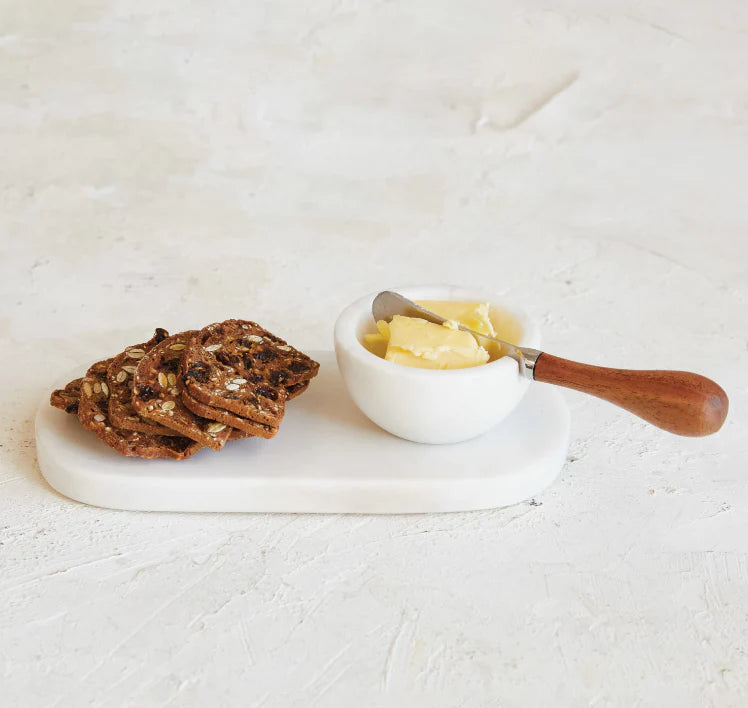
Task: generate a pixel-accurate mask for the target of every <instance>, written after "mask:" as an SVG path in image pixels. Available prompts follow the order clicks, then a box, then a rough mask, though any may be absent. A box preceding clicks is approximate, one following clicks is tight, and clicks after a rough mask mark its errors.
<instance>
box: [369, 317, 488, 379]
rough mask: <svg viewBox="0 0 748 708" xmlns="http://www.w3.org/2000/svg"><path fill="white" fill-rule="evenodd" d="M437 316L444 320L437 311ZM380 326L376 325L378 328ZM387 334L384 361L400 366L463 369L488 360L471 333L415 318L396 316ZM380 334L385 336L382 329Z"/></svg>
mask: <svg viewBox="0 0 748 708" xmlns="http://www.w3.org/2000/svg"><path fill="white" fill-rule="evenodd" d="M419 304H421V303H419ZM449 304H452V303H449ZM455 304H460V303H455ZM437 314H439V315H441V316H442V317H444V315H442V313H440V312H438V313H437ZM450 319H452V318H450ZM379 324H380V323H377V327H378V328H379ZM382 324H384V325H386V323H382ZM388 334H389V341H388V344H387V350H386V352H385V356H384V358H385V359H386V360H387V361H391V362H394V363H395V364H402V365H403V366H411V367H417V368H421V369H465V368H467V367H470V366H479V365H481V364H485V363H486V362H487V361H488V358H489V357H488V352H487V351H486V350H485V349H484V348H483V347H481V346H480V345H479V344H478V342H477V341H476V340H475V337H473V336H472V335H471V334H470V333H468V332H463V331H462V330H459V329H452V328H450V327H445V326H442V325H438V324H434V323H432V322H427V321H426V320H422V319H420V318H417V317H402V316H401V315H396V316H395V317H393V318H392V322H390V323H389V332H388ZM380 335H382V336H383V337H384V332H383V331H382V329H381V328H380ZM374 336H375V335H374Z"/></svg>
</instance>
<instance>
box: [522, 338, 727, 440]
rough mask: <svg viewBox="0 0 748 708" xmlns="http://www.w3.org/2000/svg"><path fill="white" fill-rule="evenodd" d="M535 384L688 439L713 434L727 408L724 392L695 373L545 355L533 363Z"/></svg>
mask: <svg viewBox="0 0 748 708" xmlns="http://www.w3.org/2000/svg"><path fill="white" fill-rule="evenodd" d="M535 380H536V381H544V382H545V383H551V384H556V385H557V386H565V387H566V388H573V389H574V390H576V391H582V392H583V393H589V394H591V395H592V396H597V397H598V398H603V399H605V400H606V401H610V402H611V403H615V404H616V405H617V406H621V408H625V409H626V410H627V411H629V412H631V413H633V414H634V415H638V416H639V417H640V418H644V420H646V421H649V422H650V423H652V424H653V425H656V426H657V427H658V428H662V429H663V430H667V431H668V432H671V433H675V434H676V435H688V436H691V437H698V436H701V435H711V434H712V433H716V432H717V431H718V430H719V429H720V428H721V427H722V423H724V422H725V418H726V417H727V408H728V405H729V401H728V398H727V394H726V393H725V392H724V391H723V390H722V389H721V388H720V387H719V386H718V385H717V384H716V383H714V381H712V380H711V379H708V378H706V377H705V376H699V374H692V373H690V372H688V371H657V370H654V371H638V370H637V371H632V370H630V369H628V370H627V369H607V368H605V367H602V366H590V365H589V364H580V363H579V362H576V361H569V360H568V359H561V358H560V357H557V356H553V355H552V354H546V353H545V352H544V353H543V354H541V355H540V357H539V358H538V360H537V361H536V362H535Z"/></svg>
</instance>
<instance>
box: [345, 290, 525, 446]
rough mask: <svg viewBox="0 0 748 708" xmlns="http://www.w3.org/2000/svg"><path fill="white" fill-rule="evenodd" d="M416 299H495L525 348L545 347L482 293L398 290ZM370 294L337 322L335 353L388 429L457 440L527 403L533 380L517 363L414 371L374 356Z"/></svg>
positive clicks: (359, 399)
mask: <svg viewBox="0 0 748 708" xmlns="http://www.w3.org/2000/svg"><path fill="white" fill-rule="evenodd" d="M394 290H395V292H398V293H401V294H402V295H404V296H405V297H407V298H410V299H411V300H461V301H468V302H488V303H489V305H490V312H491V318H492V319H493V320H494V322H497V321H499V320H500V318H501V317H502V316H506V315H509V316H510V317H511V318H513V320H514V321H515V322H516V323H517V324H518V325H519V332H518V337H517V341H514V342H512V343H513V344H518V345H520V346H527V347H533V348H538V347H539V346H540V330H539V328H538V326H537V324H536V323H535V322H534V321H533V320H531V319H530V318H529V317H528V316H527V315H526V314H525V313H524V312H522V311H521V310H519V309H517V308H515V307H512V306H508V305H507V304H506V303H504V302H503V301H501V302H499V301H498V300H496V299H495V298H492V297H491V296H490V295H486V293H484V292H481V291H479V290H473V289H470V288H460V287H455V286H445V285H441V286H422V287H407V288H394ZM376 295H377V293H371V294H369V295H366V296H364V297H362V298H361V299H360V300H356V302H354V303H353V304H352V305H350V306H348V307H347V308H346V309H345V310H343V312H342V313H341V314H340V316H339V317H338V320H337V322H336V323H335V354H336V356H337V360H338V366H339V368H340V372H341V374H342V376H343V381H344V382H345V386H346V388H347V389H348V393H349V394H350V396H351V398H352V399H353V401H354V403H355V404H356V405H357V406H358V407H359V408H360V409H361V411H362V412H363V413H364V414H365V415H366V416H367V417H368V418H369V419H370V420H372V421H373V422H374V423H376V424H377V425H378V426H380V427H381V428H384V429H385V430H386V431H388V432H390V433H392V434H393V435H397V436H398V437H401V438H405V439H406V440H413V441H414V442H420V443H432V444H444V443H456V442H461V441H463V440H469V439H471V438H474V437H477V436H478V435H481V434H482V433H485V432H486V431H487V430H490V429H491V428H492V427H493V426H495V425H496V424H497V423H499V422H501V421H502V420H503V419H504V418H505V417H506V416H507V415H508V414H509V413H510V412H511V411H512V410H514V408H515V407H516V406H517V404H518V403H519V402H520V401H521V400H522V396H524V394H525V392H526V391H527V387H528V386H529V383H530V382H529V381H528V380H527V379H526V378H524V377H523V376H521V375H520V373H519V367H518V365H517V362H516V361H514V360H513V359H511V358H509V357H503V358H501V359H497V360H495V361H491V362H489V363H488V364H484V365H482V366H476V367H472V368H468V369H454V370H447V371H435V370H429V369H415V368H412V367H408V366H403V365H401V364H394V363H393V362H391V361H385V360H384V359H382V358H380V357H378V356H376V354H372V353H371V352H370V351H369V350H368V349H366V347H364V345H363V344H362V342H363V338H364V335H365V334H367V333H369V332H375V331H376V325H375V323H374V319H373V317H372V314H371V303H372V301H373V300H374V298H375V296H376Z"/></svg>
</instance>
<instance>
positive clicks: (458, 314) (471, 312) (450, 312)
mask: <svg viewBox="0 0 748 708" xmlns="http://www.w3.org/2000/svg"><path fill="white" fill-rule="evenodd" d="M416 305H420V306H421V307H422V308H424V309H425V310H429V311H430V312H433V313H435V314H437V315H439V317H443V318H444V319H445V320H448V321H449V322H450V323H459V324H461V325H464V326H465V327H467V328H468V329H472V330H473V331H474V332H478V334H485V335H487V336H489V337H495V336H496V331H495V330H494V328H493V323H492V322H491V317H490V316H489V314H488V303H486V302H453V301H452V300H418V301H416ZM447 326H452V327H454V325H447Z"/></svg>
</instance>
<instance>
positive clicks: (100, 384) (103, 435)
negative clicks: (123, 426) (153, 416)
mask: <svg viewBox="0 0 748 708" xmlns="http://www.w3.org/2000/svg"><path fill="white" fill-rule="evenodd" d="M111 362H112V359H106V360H104V361H100V362H97V363H96V364H94V365H93V366H92V367H91V368H90V369H89V370H88V372H87V373H86V376H85V377H84V378H83V380H82V381H81V387H80V402H79V404H78V419H79V420H80V422H81V425H82V426H83V427H84V428H86V429H87V430H90V431H92V432H93V433H94V434H95V435H96V436H97V437H98V438H100V439H101V440H103V441H104V442H105V443H106V444H107V445H109V447H111V448H113V449H114V450H116V451H117V452H119V453H120V454H121V455H127V456H134V457H146V458H149V459H153V458H157V457H169V458H172V459H174V460H184V459H186V458H187V457H190V456H191V455H192V454H194V453H195V452H197V451H198V450H199V449H200V447H201V446H200V445H199V444H198V443H195V442H193V441H192V440H189V439H187V438H184V437H166V436H162V435H148V434H146V433H139V432H136V431H133V430H120V429H118V428H115V427H113V426H112V425H111V424H110V421H109V418H108V415H109V395H108V387H107V383H106V372H107V368H108V366H109V365H110V364H111Z"/></svg>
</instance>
